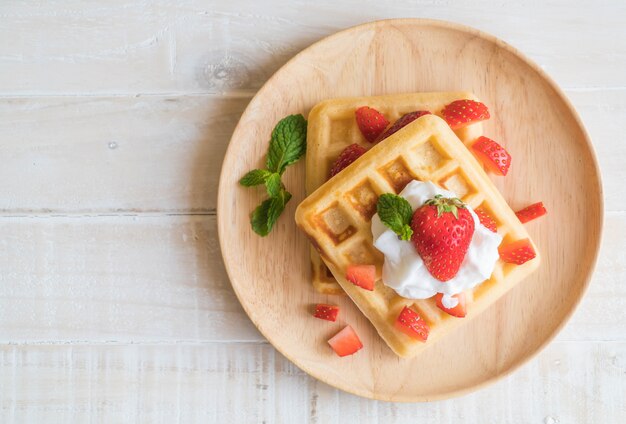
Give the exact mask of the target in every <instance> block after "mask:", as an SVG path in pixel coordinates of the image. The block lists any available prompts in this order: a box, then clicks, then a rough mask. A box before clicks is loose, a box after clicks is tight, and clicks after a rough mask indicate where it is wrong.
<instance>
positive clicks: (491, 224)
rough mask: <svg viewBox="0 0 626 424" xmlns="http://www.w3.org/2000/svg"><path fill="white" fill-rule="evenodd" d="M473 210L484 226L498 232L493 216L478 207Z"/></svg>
mask: <svg viewBox="0 0 626 424" xmlns="http://www.w3.org/2000/svg"><path fill="white" fill-rule="evenodd" d="M474 212H476V215H477V216H478V219H479V220H480V223H481V224H483V226H484V227H485V228H487V229H488V230H490V231H492V232H494V233H496V232H498V226H497V224H496V221H494V220H493V218H492V217H491V216H490V215H489V214H488V213H487V212H486V211H485V210H484V209H482V208H479V209H476V210H475V211H474Z"/></svg>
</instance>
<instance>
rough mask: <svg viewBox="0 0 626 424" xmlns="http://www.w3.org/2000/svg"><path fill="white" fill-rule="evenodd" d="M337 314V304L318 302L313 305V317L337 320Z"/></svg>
mask: <svg viewBox="0 0 626 424" xmlns="http://www.w3.org/2000/svg"><path fill="white" fill-rule="evenodd" d="M337 314H339V306H334V305H325V304H323V303H318V304H317V305H315V312H314V313H313V316H314V317H315V318H319V319H325V320H326V321H332V322H335V321H336V320H337Z"/></svg>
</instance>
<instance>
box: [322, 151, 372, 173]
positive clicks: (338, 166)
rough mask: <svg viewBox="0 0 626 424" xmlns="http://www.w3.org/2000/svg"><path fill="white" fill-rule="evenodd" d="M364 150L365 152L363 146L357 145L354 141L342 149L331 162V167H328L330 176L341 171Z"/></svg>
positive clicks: (361, 154)
mask: <svg viewBox="0 0 626 424" xmlns="http://www.w3.org/2000/svg"><path fill="white" fill-rule="evenodd" d="M365 152H367V150H366V149H365V147H363V146H359V145H358V144H356V143H355V144H351V145H349V146H348V147H346V148H345V149H343V151H342V152H341V153H339V157H338V158H337V160H336V161H335V163H334V164H333V166H332V168H330V176H331V177H334V176H335V175H337V174H338V173H340V172H341V171H343V170H344V169H345V168H346V167H347V166H348V165H350V164H351V163H352V162H354V161H355V160H357V159H358V158H360V157H361V156H363V154H364V153H365Z"/></svg>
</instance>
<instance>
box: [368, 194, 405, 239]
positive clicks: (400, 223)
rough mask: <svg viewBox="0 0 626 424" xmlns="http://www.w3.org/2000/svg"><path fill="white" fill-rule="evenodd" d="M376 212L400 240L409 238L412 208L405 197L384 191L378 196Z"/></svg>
mask: <svg viewBox="0 0 626 424" xmlns="http://www.w3.org/2000/svg"><path fill="white" fill-rule="evenodd" d="M376 212H377V213H378V217H379V218H380V220H381V221H382V223H383V224H385V225H386V226H387V227H389V228H390V229H391V230H392V231H393V232H394V233H396V234H397V235H398V236H399V237H400V238H401V239H402V240H410V239H411V236H412V235H413V229H411V218H412V217H413V208H411V204H410V203H409V202H408V201H407V200H406V199H405V198H403V197H400V196H396V195H395V194H391V193H385V194H383V195H381V196H380V197H379V198H378V203H377V204H376Z"/></svg>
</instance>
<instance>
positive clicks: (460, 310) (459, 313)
mask: <svg viewBox="0 0 626 424" xmlns="http://www.w3.org/2000/svg"><path fill="white" fill-rule="evenodd" d="M452 297H454V298H456V299H457V300H458V301H459V303H458V304H457V305H456V306H455V307H454V308H449V309H448V308H446V307H445V306H443V301H442V300H441V299H443V294H441V293H437V295H436V296H435V299H436V300H437V307H438V308H439V309H441V310H442V311H444V312H447V313H449V314H450V315H452V316H454V317H458V318H463V317H464V316H465V315H466V314H467V309H466V307H465V293H459V294H455V295H454V296H452Z"/></svg>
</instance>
